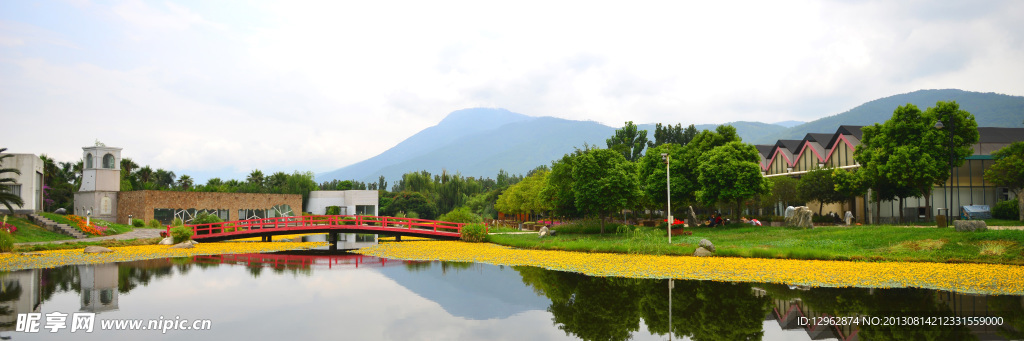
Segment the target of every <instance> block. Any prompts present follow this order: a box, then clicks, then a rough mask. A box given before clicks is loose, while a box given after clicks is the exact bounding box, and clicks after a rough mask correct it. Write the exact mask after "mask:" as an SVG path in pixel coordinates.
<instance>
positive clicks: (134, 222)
mask: <svg viewBox="0 0 1024 341" xmlns="http://www.w3.org/2000/svg"><path fill="white" fill-rule="evenodd" d="M144 225H146V223H145V222H143V221H142V219H138V218H135V219H132V226H134V227H142V226H144Z"/></svg>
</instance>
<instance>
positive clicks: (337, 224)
mask: <svg viewBox="0 0 1024 341" xmlns="http://www.w3.org/2000/svg"><path fill="white" fill-rule="evenodd" d="M463 225H465V224H462V223H452V222H446V221H436V220H426V219H415V218H396V217H379V216H361V215H317V216H300V217H275V218H262V219H248V220H235V221H226V222H220V223H209V224H196V225H185V226H188V227H191V228H192V236H193V238H196V237H198V238H200V239H201V238H204V237H221V236H234V235H239V236H241V235H249V234H257V233H262V232H274V231H288V230H310V229H338V230H345V229H361V230H373V231H382V232H388V231H391V232H409V233H414V234H417V233H418V234H423V235H441V236H444V235H447V236H455V237H457V236H459V235H461V234H462V226H463ZM296 232H301V231H296Z"/></svg>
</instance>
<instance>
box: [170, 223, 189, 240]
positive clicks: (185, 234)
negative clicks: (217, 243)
mask: <svg viewBox="0 0 1024 341" xmlns="http://www.w3.org/2000/svg"><path fill="white" fill-rule="evenodd" d="M171 238H173V239H174V243H175V244H177V243H181V242H183V241H186V240H189V239H192V229H190V228H187V227H185V226H181V225H178V226H175V227H172V228H171Z"/></svg>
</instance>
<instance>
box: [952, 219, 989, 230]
mask: <svg viewBox="0 0 1024 341" xmlns="http://www.w3.org/2000/svg"><path fill="white" fill-rule="evenodd" d="M953 228H955V229H956V231H957V232H975V231H977V232H984V231H988V225H987V224H985V221H984V220H955V221H953Z"/></svg>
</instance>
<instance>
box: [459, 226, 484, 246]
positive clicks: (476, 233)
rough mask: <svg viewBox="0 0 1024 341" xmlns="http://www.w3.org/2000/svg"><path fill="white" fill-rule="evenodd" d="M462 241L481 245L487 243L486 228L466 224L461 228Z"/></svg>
mask: <svg viewBox="0 0 1024 341" xmlns="http://www.w3.org/2000/svg"><path fill="white" fill-rule="evenodd" d="M461 238H462V241H464V242H470V243H482V242H486V241H487V227H486V226H484V224H467V225H463V226H462V236H461Z"/></svg>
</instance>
